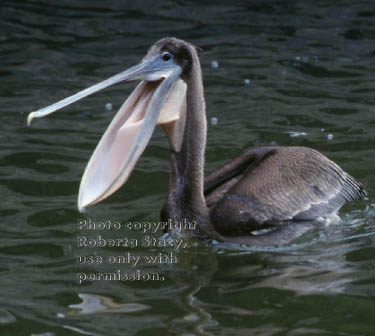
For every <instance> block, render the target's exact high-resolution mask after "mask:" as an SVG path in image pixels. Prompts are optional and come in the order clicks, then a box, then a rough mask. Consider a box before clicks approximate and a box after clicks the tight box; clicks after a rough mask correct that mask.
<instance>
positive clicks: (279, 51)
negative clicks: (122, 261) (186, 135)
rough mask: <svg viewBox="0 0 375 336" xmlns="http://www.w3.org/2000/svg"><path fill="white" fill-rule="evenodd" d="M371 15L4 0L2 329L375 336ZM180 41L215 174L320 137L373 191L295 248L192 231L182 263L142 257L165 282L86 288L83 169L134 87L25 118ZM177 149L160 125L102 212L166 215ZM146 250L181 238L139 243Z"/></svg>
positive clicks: (134, 217)
mask: <svg viewBox="0 0 375 336" xmlns="http://www.w3.org/2000/svg"><path fill="white" fill-rule="evenodd" d="M374 16H375V12H374V7H373V4H372V2H371V1H364V0H361V1H358V2H356V3H353V2H351V1H346V0H345V1H342V2H340V4H339V5H336V4H335V5H333V4H332V2H329V1H319V2H317V3H314V2H311V1H298V2H294V1H292V2H282V1H276V0H272V1H267V2H259V1H250V2H243V3H233V2H229V1H221V2H219V3H218V2H215V3H213V2H211V1H202V2H200V3H199V4H192V3H183V2H175V1H172V0H171V1H155V0H153V1H142V4H140V2H134V1H133V2H130V1H122V2H120V1H110V2H106V3H103V2H102V1H96V0H95V1H90V2H87V1H81V0H76V1H70V0H64V1H61V2H58V3H57V2H56V3H51V2H49V1H45V0H27V1H11V0H5V1H2V3H1V11H0V17H1V20H0V26H1V29H0V57H1V62H0V75H1V79H2V80H1V83H2V85H0V100H1V104H0V112H1V113H0V122H1V126H0V129H1V132H0V139H1V142H0V155H1V160H0V194H1V200H2V201H1V204H0V216H1V219H2V221H1V225H0V232H1V235H0V274H1V277H0V288H1V289H0V293H1V295H0V303H1V306H2V307H1V309H0V330H1V335H12V336H14V335H16V336H17V335H39V336H41V335H43V336H47V335H48V336H50V335H150V334H152V335H159V334H160V335H169V334H174V335H226V336H227V335H249V334H259V335H284V334H287V335H300V334H303V335H305V334H307V335H309V334H345V335H372V334H373V332H374V330H375V324H374V320H373V317H372V315H373V313H372V312H373V301H374V296H375V282H374V270H375V260H374V255H375V253H374V252H375V250H374V239H375V234H374V232H375V230H374V224H375V222H374V218H375V206H374V204H373V201H372V199H373V195H374V192H373V188H374V187H373V186H374V185H375V178H374V174H373V167H374V164H375V161H374V160H375V159H374V157H375V156H374V144H375V141H374V140H375V138H374V136H375V121H374V118H373V112H374V105H375V88H374V57H375V49H374V36H375V35H374V27H373V19H374ZM170 35H174V36H176V37H179V38H183V39H186V40H189V41H191V42H193V43H195V44H196V45H198V46H199V47H200V48H202V51H201V55H200V56H201V60H202V67H203V73H204V84H205V95H206V100H207V115H208V120H209V121H210V123H209V124H208V146H207V151H206V159H207V164H206V166H207V170H212V169H214V168H216V167H218V166H220V165H221V164H223V163H224V162H226V161H227V160H228V159H230V158H234V157H235V156H236V155H239V154H240V153H241V152H242V151H244V150H245V149H246V148H247V147H250V146H255V145H257V146H261V145H270V144H279V145H303V146H310V147H313V148H316V149H318V150H319V151H321V152H323V153H324V154H326V155H327V156H329V157H330V158H331V159H333V160H334V161H336V162H337V163H339V164H340V165H341V166H342V167H343V168H344V169H345V170H347V171H348V172H350V173H351V174H352V175H354V176H356V177H357V178H358V179H359V180H360V181H361V182H363V184H364V185H365V187H366V189H367V190H368V192H369V200H368V201H367V202H363V203H357V204H350V205H348V206H346V207H345V208H344V209H343V210H342V211H341V217H342V221H341V222H339V223H335V224H332V225H331V226H329V227H327V228H325V229H321V230H317V231H312V232H309V233H308V234H306V235H305V236H303V237H301V238H300V239H298V241H296V242H295V243H294V244H291V245H289V246H286V247H283V248H263V249H262V248H252V247H250V248H249V247H242V246H230V245H225V244H216V245H215V244H209V245H207V244H206V243H205V242H197V243H194V244H192V246H190V247H189V248H187V249H184V250H183V251H180V252H179V254H178V258H179V262H178V263H177V264H173V265H165V264H164V265H161V264H155V265H147V266H146V265H143V266H142V270H143V271H145V272H158V273H162V274H163V275H164V276H165V278H166V280H165V281H163V282H120V281H96V282H87V283H84V284H82V285H79V286H78V285H76V279H75V273H76V272H79V271H85V270H86V271H92V272H95V271H100V269H101V268H100V267H99V266H95V265H90V266H87V267H86V266H85V267H83V266H81V265H77V264H76V257H77V255H80V254H82V253H81V252H82V251H79V250H78V249H77V246H76V239H77V235H78V232H77V222H78V220H79V219H80V218H82V215H81V214H79V213H78V211H77V209H76V198H77V194H78V186H79V181H80V178H81V174H82V172H83V170H84V167H85V164H86V163H87V161H88V158H89V157H90V155H91V153H92V151H93V149H94V147H95V145H96V144H97V142H98V140H99V138H100V135H101V134H102V133H103V132H104V130H105V128H106V127H107V125H108V124H109V122H110V120H111V118H112V116H113V114H114V112H115V111H116V109H118V108H119V106H120V105H121V104H122V102H123V101H124V99H125V97H126V96H127V95H128V94H129V92H130V91H131V89H132V85H129V84H127V85H120V86H117V87H114V88H112V89H109V90H106V91H105V92H103V93H101V94H98V95H96V96H93V97H90V98H88V99H86V100H84V101H82V102H80V103H78V104H76V105H72V106H71V107H69V108H67V109H65V110H63V111H61V112H59V113H56V114H54V115H53V116H51V117H50V118H46V119H43V120H38V121H37V122H35V123H34V124H33V125H32V127H31V128H28V127H27V126H26V116H27V113H29V112H30V111H32V110H35V109H37V108H39V107H41V106H46V105H48V104H50V103H53V102H55V101H57V100H59V99H61V98H63V97H65V96H68V95H70V94H72V93H74V92H76V91H79V90H81V89H83V88H85V87H87V86H89V85H90V84H94V83H97V82H98V81H100V80H101V79H104V78H107V77H109V76H110V75H112V74H115V73H118V72H119V71H122V70H124V69H125V68H128V67H129V66H130V65H133V64H135V63H137V62H138V61H139V60H140V59H141V58H142V57H143V56H144V54H145V51H146V50H147V48H148V47H149V46H150V45H151V44H152V43H153V42H155V41H156V40H158V39H159V38H161V37H164V36H170ZM216 65H217V66H216ZM109 103H110V104H112V106H113V110H111V109H110V108H108V106H109V105H108V104H109ZM168 160H169V148H168V143H167V141H166V137H165V135H164V134H163V132H162V131H161V130H157V131H156V132H155V135H154V136H153V139H152V142H151V144H150V146H149V147H148V148H147V150H146V152H145V153H144V155H143V156H142V158H141V160H140V162H139V163H138V164H137V167H136V169H135V171H134V172H133V174H132V176H131V178H130V180H129V182H128V183H127V184H126V186H125V188H123V189H122V190H121V191H120V192H118V193H116V194H115V195H114V196H113V197H111V198H110V199H108V200H106V201H105V202H103V204H100V205H97V206H95V207H92V208H91V209H89V215H90V217H92V218H94V219H95V220H97V221H106V220H111V221H119V222H128V221H158V220H159V211H160V208H161V206H162V204H163V200H164V199H165V195H166V188H167V184H168V172H169V161H168ZM130 236H131V238H141V237H142V234H141V233H139V232H132V233H130ZM114 252H115V250H113V249H105V250H103V251H102V250H99V249H96V250H95V249H93V250H90V253H97V254H103V255H104V256H108V255H111V254H113V253H114ZM125 252H126V251H125ZM150 252H152V253H157V252H165V253H167V252H169V249H168V248H154V249H147V248H139V249H138V248H137V249H135V250H134V253H136V254H137V255H145V254H147V253H150ZM122 270H123V271H124V272H126V271H127V270H129V271H130V269H129V268H128V267H127V266H124V267H123V268H122Z"/></svg>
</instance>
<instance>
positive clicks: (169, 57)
mask: <svg viewBox="0 0 375 336" xmlns="http://www.w3.org/2000/svg"><path fill="white" fill-rule="evenodd" d="M161 57H162V58H163V60H164V61H166V62H168V61H169V60H170V59H172V58H173V54H171V53H170V52H169V51H166V52H164V53H163V54H162V56H161Z"/></svg>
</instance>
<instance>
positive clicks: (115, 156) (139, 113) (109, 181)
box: [27, 55, 186, 211]
mask: <svg viewBox="0 0 375 336" xmlns="http://www.w3.org/2000/svg"><path fill="white" fill-rule="evenodd" d="M180 75H181V67H180V66H179V65H177V64H175V63H174V61H173V60H170V61H169V62H166V61H165V60H163V59H162V56H161V55H157V56H154V57H152V58H149V59H147V58H146V59H144V60H143V61H142V62H141V63H140V64H138V65H136V66H134V67H132V68H130V69H128V70H126V71H124V72H121V73H119V74H117V75H115V76H113V77H111V78H109V79H107V80H105V81H103V82H100V83H98V84H96V85H94V86H92V87H89V88H87V89H85V90H83V91H81V92H78V93H77V94H75V95H73V96H71V97H68V98H65V99H63V100H62V101H60V102H57V103H55V104H53V105H50V106H47V107H45V108H42V109H40V110H38V111H36V112H32V113H30V114H29V116H28V118H27V120H28V123H29V124H30V122H31V120H32V119H33V118H40V117H43V116H45V115H48V114H51V113H53V112H55V111H56V110H58V109H61V108H63V107H65V106H67V105H70V104H72V103H74V102H76V101H78V100H80V99H82V98H84V97H86V96H88V95H90V94H93V93H95V92H98V91H100V90H102V89H104V88H106V87H108V86H111V85H114V84H116V83H119V82H121V81H136V80H140V81H141V82H140V83H139V84H138V86H137V87H136V88H135V90H134V91H133V92H132V94H131V95H130V96H129V97H128V99H127V100H126V101H125V103H124V104H123V105H122V106H121V108H120V110H119V111H118V112H117V114H116V116H115V117H114V119H113V120H112V122H111V123H110V125H109V126H108V128H107V130H106V131H105V133H104V134H103V136H102V138H101V140H100V142H99V144H98V145H97V147H96V149H95V151H94V153H93V154H92V156H91V158H90V160H89V162H88V164H87V166H86V169H85V172H84V174H83V176H82V180H81V185H80V189H79V196H78V209H79V210H80V211H83V210H84V208H85V207H87V206H89V205H92V204H95V203H97V202H99V201H101V200H103V199H105V198H106V197H108V196H109V195H111V194H112V193H114V192H115V191H116V190H117V189H119V188H120V187H121V186H122V185H123V184H124V183H125V182H126V180H127V179H128V177H129V175H130V173H131V171H132V170H133V168H134V165H135V164H136V162H137V160H138V159H139V157H140V156H141V154H142V153H143V151H144V149H145V147H146V146H147V144H148V142H149V140H150V138H151V136H152V133H153V131H154V128H155V126H156V125H157V124H168V123H170V122H174V121H176V120H178V119H179V117H180V113H181V111H182V109H183V104H184V102H185V96H186V84H185V82H184V81H183V80H181V79H180Z"/></svg>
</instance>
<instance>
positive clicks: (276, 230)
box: [28, 38, 366, 245]
mask: <svg viewBox="0 0 375 336" xmlns="http://www.w3.org/2000/svg"><path fill="white" fill-rule="evenodd" d="M120 81H140V83H139V84H138V86H137V87H136V89H135V90H134V91H133V93H132V94H131V95H130V97H129V98H128V99H127V100H126V102H125V103H124V104H123V106H122V107H121V108H120V110H119V111H118V113H117V115H116V116H115V118H114V119H113V120H112V122H111V124H110V125H109V127H108V129H107V130H106V132H105V133H104V135H103V137H102V139H101V140H100V142H99V144H98V146H97V148H96V149H95V151H94V153H93V155H92V156H91V158H90V161H89V163H88V165H87V167H86V170H85V172H84V174H83V177H82V181H81V185H80V191H79V196H78V208H79V209H80V210H82V209H83V208H85V207H87V206H90V205H92V204H95V203H97V202H99V201H101V200H103V199H104V198H106V197H108V196H109V195H111V194H112V193H114V192H115V191H116V190H117V189H118V188H120V187H121V186H122V185H123V184H124V183H125V182H126V180H127V179H128V177H129V175H130V173H131V171H132V170H133V168H134V165H135V163H136V162H137V160H138V158H139V157H140V155H141V154H142V152H143V151H144V149H145V147H146V145H147V143H148V142H149V140H150V138H151V135H152V133H153V130H154V128H155V127H156V125H161V126H162V127H163V128H164V130H165V131H166V133H167V135H168V139H169V143H170V147H171V164H170V166H171V172H170V179H169V193H168V198H167V201H166V203H165V205H164V207H163V209H162V211H161V218H162V220H163V221H167V220H169V221H172V223H174V222H176V223H177V222H178V223H180V222H185V223H186V222H194V223H197V225H196V227H195V230H182V231H180V230H178V231H177V230H174V229H173V228H172V229H171V230H170V232H169V233H170V234H171V235H172V236H180V237H200V238H206V239H216V240H219V241H227V242H233V243H241V244H248V245H281V244H285V243H288V242H290V241H292V240H294V239H296V238H297V237H299V236H300V235H301V234H303V233H304V232H306V231H307V230H309V229H311V228H313V227H317V226H321V225H324V224H325V223H327V222H328V221H329V219H330V218H331V217H332V216H334V215H335V214H336V212H337V211H338V209H339V208H340V207H341V206H342V205H343V204H344V203H346V202H349V201H355V200H361V199H363V198H365V197H366V192H365V190H364V188H363V186H362V185H361V184H360V183H359V182H357V181H356V180H355V179H354V178H353V177H352V176H350V175H349V174H347V173H345V172H344V171H343V170H342V169H341V168H340V167H339V166H338V165H337V164H335V163H334V162H332V161H331V160H329V159H328V158H327V157H325V156H324V155H322V154H320V153H319V152H317V151H315V150H313V149H310V148H306V147H277V146H272V147H261V148H251V149H249V150H248V151H247V152H245V153H244V154H242V155H241V156H239V157H238V158H236V159H235V160H233V161H231V162H229V163H227V164H226V165H224V166H223V167H221V168H219V169H218V170H216V171H214V172H212V173H210V174H208V175H207V176H206V177H205V176H204V151H205V147H206V129H207V123H206V112H205V99H204V89H203V81H202V73H201V66H200V62H199V57H198V54H197V50H196V48H195V47H194V46H193V45H192V44H190V43H187V42H185V41H182V40H179V39H176V38H164V39H161V40H159V41H158V42H156V43H155V44H154V45H153V46H152V47H151V48H150V49H149V51H148V53H147V55H146V56H145V58H144V59H143V60H142V62H141V63H140V64H138V65H136V66H134V67H132V68H130V69H128V70H126V71H124V72H122V73H120V74H118V75H115V76H113V77H111V78H109V79H107V80H105V81H103V82H101V83H99V84H96V85H94V86H92V87H90V88H88V89H85V90H83V91H81V92H79V93H77V94H75V95H73V96H71V97H68V98H66V99H64V100H62V101H60V102H58V103H55V104H53V105H51V106H48V107H45V108H43V109H40V110H38V111H36V112H32V113H31V114H30V115H29V117H28V122H29V123H30V122H31V120H32V119H33V118H38V117H43V116H45V115H47V114H50V113H52V112H54V111H56V110H58V109H60V108H63V107H65V106H67V105H69V104H71V103H73V102H75V101H77V100H79V99H82V98H84V97H86V96H88V95H90V94H92V93H95V92H97V91H99V90H101V89H103V88H105V87H107V86H110V85H113V84H116V83H118V82H120Z"/></svg>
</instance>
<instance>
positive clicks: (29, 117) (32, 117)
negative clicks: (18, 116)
mask: <svg viewBox="0 0 375 336" xmlns="http://www.w3.org/2000/svg"><path fill="white" fill-rule="evenodd" d="M34 117H35V112H31V113H29V115H28V116H27V126H30V125H31V122H32V120H33V119H34Z"/></svg>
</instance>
